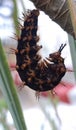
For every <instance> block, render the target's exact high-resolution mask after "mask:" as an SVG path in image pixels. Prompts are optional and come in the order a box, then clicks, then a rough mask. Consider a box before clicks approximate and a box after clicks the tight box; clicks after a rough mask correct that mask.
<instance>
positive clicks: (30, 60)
mask: <svg viewBox="0 0 76 130" xmlns="http://www.w3.org/2000/svg"><path fill="white" fill-rule="evenodd" d="M38 16H39V10H32V11H30V12H29V13H28V15H27V16H25V15H24V26H23V27H22V29H21V35H20V37H19V38H18V45H17V51H16V53H15V54H16V70H17V72H18V73H19V76H20V78H21V80H22V82H23V83H24V84H25V85H27V86H28V87H30V88H31V89H33V90H36V91H39V92H41V91H48V90H52V89H53V88H55V87H56V85H58V84H59V82H60V81H61V79H62V77H63V76H64V75H65V72H66V68H65V65H64V59H63V58H62V57H61V51H62V50H63V48H64V47H65V45H66V44H64V45H63V44H61V46H60V48H59V50H58V51H57V52H55V53H52V54H49V57H46V59H44V60H41V55H39V54H38V51H39V50H40V49H41V48H42V46H41V45H38V44H37V42H38V41H39V36H37V29H38ZM52 44H53V43H52Z"/></svg>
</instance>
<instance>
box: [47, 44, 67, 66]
mask: <svg viewBox="0 0 76 130" xmlns="http://www.w3.org/2000/svg"><path fill="white" fill-rule="evenodd" d="M65 46H66V44H64V45H63V44H61V46H60V48H59V50H58V51H57V52H55V53H52V54H50V55H49V57H50V58H51V60H52V62H54V63H55V64H58V63H64V59H63V58H62V57H61V51H62V50H63V48H64V47H65Z"/></svg>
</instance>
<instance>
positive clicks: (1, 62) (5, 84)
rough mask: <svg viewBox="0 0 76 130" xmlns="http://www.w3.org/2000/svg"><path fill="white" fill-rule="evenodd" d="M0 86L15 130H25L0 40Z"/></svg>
mask: <svg viewBox="0 0 76 130" xmlns="http://www.w3.org/2000/svg"><path fill="white" fill-rule="evenodd" d="M0 87H1V90H2V92H3V94H4V97H5V99H6V102H7V105H8V108H9V110H10V112H11V115H12V117H13V120H14V123H15V126H16V129H17V130H26V125H25V121H24V117H23V113H22V109H21V106H20V102H19V99H18V95H17V91H16V87H15V85H14V82H13V79H12V76H11V73H10V70H9V67H8V62H7V59H6V56H5V53H4V50H3V48H2V44H1V41H0Z"/></svg>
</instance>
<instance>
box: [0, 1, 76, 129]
mask: <svg viewBox="0 0 76 130" xmlns="http://www.w3.org/2000/svg"><path fill="white" fill-rule="evenodd" d="M15 2H16V3H17V5H16V6H15ZM34 8H35V7H34V5H33V3H32V2H30V1H29V0H26V1H23V0H16V1H15V0H0V38H1V40H2V43H3V47H4V50H5V53H6V56H7V60H8V63H9V66H14V65H15V63H16V59H15V55H14V54H11V53H10V48H16V46H17V41H16V40H14V39H13V38H12V37H14V33H17V34H18V35H19V34H20V30H19V29H17V30H16V28H17V24H18V22H20V23H21V24H22V21H20V20H19V19H18V18H22V12H24V13H26V10H27V9H34ZM14 11H17V12H15V13H16V16H17V19H16V20H15V19H14ZM44 20H45V22H43V21H44ZM49 21H50V25H49V24H48V23H49ZM53 25H54V23H53V22H52V21H51V19H50V18H48V16H46V15H45V14H44V13H43V12H41V14H40V17H39V25H38V26H39V31H40V32H39V35H40V37H41V41H40V42H45V43H47V42H48V45H47V49H46V50H48V48H49V47H51V48H52V49H51V53H52V52H53V51H54V52H55V51H56V50H57V49H58V48H59V47H60V44H61V43H65V42H66V43H67V48H66V49H65V50H64V51H63V54H62V56H63V57H64V58H65V65H66V68H68V69H72V70H73V66H72V60H71V54H70V48H69V40H68V34H67V33H66V32H64V30H63V29H61V28H60V26H59V25H57V24H56V26H53ZM46 29H47V30H48V34H47V31H46ZM71 39H72V42H73V38H72V37H71ZM50 43H52V45H51V44H50ZM46 50H45V54H46V53H47V52H46ZM11 74H12V77H13V79H14V82H15V84H16V86H17V91H18V95H19V99H20V102H21V106H22V109H23V113H24V117H25V122H26V124H27V128H28V130H76V100H75V99H76V86H75V78H74V72H67V73H66V74H65V76H64V78H63V83H62V84H59V85H58V86H57V87H56V88H55V92H56V95H54V96H53V95H51V93H50V92H43V93H41V94H40V98H39V100H38V99H36V96H35V91H34V90H31V89H30V88H29V87H28V86H25V87H24V88H22V89H21V90H20V89H19V87H18V86H19V84H20V82H21V80H20V77H19V75H18V73H17V72H16V71H13V70H12V71H11ZM25 115H26V116H25ZM0 130H15V126H14V123H13V119H12V117H11V114H10V112H9V110H8V107H7V103H6V102H5V100H4V98H3V95H2V92H1V91H0Z"/></svg>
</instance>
